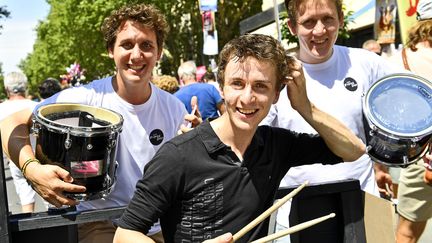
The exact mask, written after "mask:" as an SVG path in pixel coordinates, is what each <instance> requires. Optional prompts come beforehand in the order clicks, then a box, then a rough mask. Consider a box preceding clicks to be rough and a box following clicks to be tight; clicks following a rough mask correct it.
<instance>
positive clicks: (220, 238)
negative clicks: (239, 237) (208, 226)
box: [203, 233, 233, 243]
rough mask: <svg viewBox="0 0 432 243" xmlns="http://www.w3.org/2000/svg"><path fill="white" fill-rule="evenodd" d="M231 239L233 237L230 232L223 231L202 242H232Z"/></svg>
mask: <svg viewBox="0 0 432 243" xmlns="http://www.w3.org/2000/svg"><path fill="white" fill-rule="evenodd" d="M232 239H233V238H232V234H231V233H225V234H223V235H221V236H218V237H216V238H214V239H211V240H206V241H203V243H227V242H232Z"/></svg>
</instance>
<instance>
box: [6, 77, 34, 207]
mask: <svg viewBox="0 0 432 243" xmlns="http://www.w3.org/2000/svg"><path fill="white" fill-rule="evenodd" d="M4 87H5V90H6V95H7V97H8V99H7V100H6V101H5V102H3V103H1V104H0V111H1V112H0V121H2V120H3V119H5V118H6V117H8V116H10V115H11V114H13V113H14V112H16V111H20V110H23V109H31V110H32V109H34V107H35V106H36V105H37V102H35V101H32V100H29V99H27V98H26V95H27V91H28V90H27V87H28V86H27V77H26V76H25V75H24V74H23V73H20V72H11V73H9V74H7V75H6V76H5V77H4ZM32 139H33V138H32ZM7 161H8V164H9V168H10V172H11V175H12V178H13V182H14V185H15V190H16V193H17V194H18V197H19V199H20V203H21V211H22V212H23V213H29V212H34V210H35V198H36V192H35V191H34V190H33V189H32V187H31V186H30V185H29V183H28V182H27V180H26V178H24V176H23V174H22V172H21V170H20V169H19V168H18V167H17V166H16V165H15V164H14V163H13V162H12V161H10V160H9V159H7Z"/></svg>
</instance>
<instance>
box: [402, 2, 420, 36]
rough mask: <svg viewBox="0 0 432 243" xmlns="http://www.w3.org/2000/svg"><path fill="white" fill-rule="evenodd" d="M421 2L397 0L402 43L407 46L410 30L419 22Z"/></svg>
mask: <svg viewBox="0 0 432 243" xmlns="http://www.w3.org/2000/svg"><path fill="white" fill-rule="evenodd" d="M418 2H419V0H397V4H398V14H399V27H400V33H401V39H402V43H403V44H405V42H406V39H407V37H408V30H409V29H410V28H411V26H413V25H414V24H415V23H416V22H417V5H418Z"/></svg>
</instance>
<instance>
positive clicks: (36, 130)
mask: <svg viewBox="0 0 432 243" xmlns="http://www.w3.org/2000/svg"><path fill="white" fill-rule="evenodd" d="M32 122H33V124H32V126H31V130H30V131H31V133H32V134H33V135H34V136H38V135H39V129H40V124H39V123H37V122H36V119H35V118H32Z"/></svg>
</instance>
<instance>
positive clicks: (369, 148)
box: [366, 145, 372, 153]
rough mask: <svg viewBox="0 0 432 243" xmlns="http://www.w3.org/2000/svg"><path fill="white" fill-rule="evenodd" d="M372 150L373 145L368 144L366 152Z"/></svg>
mask: <svg viewBox="0 0 432 243" xmlns="http://www.w3.org/2000/svg"><path fill="white" fill-rule="evenodd" d="M371 150H372V146H370V145H368V146H366V153H369V151H371Z"/></svg>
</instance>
